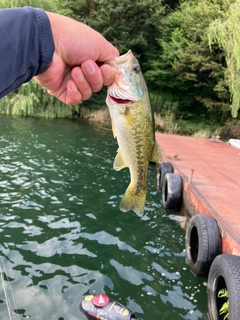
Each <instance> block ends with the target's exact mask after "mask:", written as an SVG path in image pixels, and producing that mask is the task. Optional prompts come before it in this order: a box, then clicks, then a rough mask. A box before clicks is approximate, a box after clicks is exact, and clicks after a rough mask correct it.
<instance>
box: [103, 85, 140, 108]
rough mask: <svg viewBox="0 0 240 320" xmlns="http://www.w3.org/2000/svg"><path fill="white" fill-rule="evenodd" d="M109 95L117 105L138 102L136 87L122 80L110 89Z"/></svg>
mask: <svg viewBox="0 0 240 320" xmlns="http://www.w3.org/2000/svg"><path fill="white" fill-rule="evenodd" d="M108 95H109V97H110V98H111V99H112V100H113V102H115V103H116V104H126V103H131V102H135V101H138V100H139V98H138V97H137V96H136V95H135V90H134V86H132V85H131V84H128V83H127V84H126V83H125V82H124V81H123V80H122V79H121V80H120V79H119V81H118V83H113V84H112V85H111V86H109V87H108Z"/></svg>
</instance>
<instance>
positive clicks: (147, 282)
mask: <svg viewBox="0 0 240 320" xmlns="http://www.w3.org/2000/svg"><path fill="white" fill-rule="evenodd" d="M0 128H1V134H0V157H1V160H0V202H1V205H0V254H1V260H0V266H1V269H2V276H3V279H2V280H1V281H0V319H3V320H5V319H6V320H7V319H11V317H12V319H34V320H35V319H47V320H51V319H58V320H63V319H71V320H76V319H79V320H84V319H86V317H85V316H84V315H83V314H82V313H80V311H79V303H80V301H81V299H82V297H83V296H84V295H86V294H94V293H100V292H105V293H107V294H108V295H110V296H111V297H112V298H113V299H116V300H118V301H119V302H120V303H122V304H124V305H126V306H127V307H129V308H130V309H131V310H133V311H134V312H136V314H137V317H142V318H143V319H144V320H155V319H159V320H161V319H168V320H170V319H171V320H175V319H176V320H177V319H189V320H196V319H207V297H206V286H205V284H204V281H205V280H204V279H201V278H197V277H194V276H193V275H192V274H191V273H190V271H189V270H188V268H187V266H186V265H185V252H184V249H185V243H184V241H185V234H184V231H183V230H182V229H181V228H180V226H179V224H178V223H177V222H176V221H174V220H172V219H171V216H170V213H169V212H166V211H165V210H163V208H162V207H161V204H160V201H159V199H160V194H159V192H158V191H157V189H156V172H155V169H154V167H153V166H152V167H151V166H150V168H149V175H148V195H147V203H146V209H145V213H146V214H145V216H144V217H143V218H142V219H140V218H139V217H137V216H136V215H135V214H134V213H133V212H131V213H122V212H120V211H119V209H118V205H119V202H120V199H121V197H122V195H123V193H124V191H125V189H126V187H127V185H128V182H129V172H128V169H124V170H122V171H121V172H115V171H114V170H113V169H112V163H113V159H114V157H115V154H116V150H117V145H116V142H115V141H114V139H113V137H112V134H111V132H110V131H106V130H103V129H101V128H99V127H96V126H90V125H88V124H85V123H81V122H79V121H75V122H72V121H65V120H38V119H21V118H12V117H6V116H1V117H0ZM4 292H5V293H4ZM6 295H7V296H8V298H9V302H10V304H11V314H10V315H9V314H8V308H7V305H6ZM14 310H17V313H16V312H14ZM17 314H18V315H17Z"/></svg>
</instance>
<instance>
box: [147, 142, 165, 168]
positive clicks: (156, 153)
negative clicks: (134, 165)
mask: <svg viewBox="0 0 240 320" xmlns="http://www.w3.org/2000/svg"><path fill="white" fill-rule="evenodd" d="M149 161H151V162H155V163H160V162H162V156H161V152H160V149H159V146H158V144H157V142H156V141H155V143H154V147H153V152H152V156H151V159H150V160H149Z"/></svg>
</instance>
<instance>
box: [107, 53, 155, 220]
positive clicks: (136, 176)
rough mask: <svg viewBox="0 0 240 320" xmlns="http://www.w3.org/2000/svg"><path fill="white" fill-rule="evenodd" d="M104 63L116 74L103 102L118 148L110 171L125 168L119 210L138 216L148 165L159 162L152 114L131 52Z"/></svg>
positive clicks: (141, 213) (145, 88)
mask: <svg viewBox="0 0 240 320" xmlns="http://www.w3.org/2000/svg"><path fill="white" fill-rule="evenodd" d="M108 63H109V64H110V65H111V66H112V67H113V69H114V70H115V73H116V79H115V82H114V83H113V84H112V85H111V86H109V87H108V95H107V100H106V102H107V105H108V108H109V111H110V115H111V119H112V128H113V135H114V137H115V138H116V139H117V142H118V145H119V149H118V153H117V156H116V158H115V160H114V164H113V167H114V169H115V170H121V169H123V168H125V167H128V168H129V170H130V176H131V182H130V184H129V186H128V188H127V190H126V192H125V194H124V196H123V198H122V200H121V203H120V210H121V211H124V212H126V211H130V210H133V211H134V212H136V213H137V214H138V215H139V216H142V215H143V212H144V205H145V200H146V179H147V170H148V163H149V161H153V162H160V160H161V157H160V152H159V148H158V146H157V143H156V140H155V130H154V120H153V114H152V110H151V106H150V103H149V98H148V92H147V87H146V84H145V81H144V78H143V76H142V73H141V69H140V66H139V63H138V61H137V59H136V58H135V57H134V56H133V54H132V52H131V51H129V52H128V53H126V54H125V55H122V56H120V57H118V58H116V59H115V60H112V61H109V62H108Z"/></svg>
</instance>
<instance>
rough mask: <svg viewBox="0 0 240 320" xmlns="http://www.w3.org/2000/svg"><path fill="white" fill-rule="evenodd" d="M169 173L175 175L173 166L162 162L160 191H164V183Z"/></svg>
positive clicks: (159, 181)
mask: <svg viewBox="0 0 240 320" xmlns="http://www.w3.org/2000/svg"><path fill="white" fill-rule="evenodd" d="M167 173H173V166H172V165H171V163H170V162H162V163H160V165H159V167H158V175H159V176H158V189H159V190H160V191H162V187H163V181H164V178H165V175H166V174H167Z"/></svg>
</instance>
